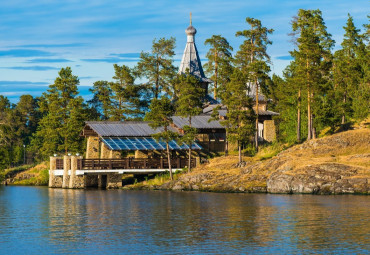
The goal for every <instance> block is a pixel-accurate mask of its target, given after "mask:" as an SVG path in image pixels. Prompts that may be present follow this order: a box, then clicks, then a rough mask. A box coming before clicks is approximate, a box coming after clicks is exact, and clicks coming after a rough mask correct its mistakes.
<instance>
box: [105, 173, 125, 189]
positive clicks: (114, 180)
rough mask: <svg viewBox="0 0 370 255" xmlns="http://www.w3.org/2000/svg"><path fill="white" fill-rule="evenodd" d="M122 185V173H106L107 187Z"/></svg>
mask: <svg viewBox="0 0 370 255" xmlns="http://www.w3.org/2000/svg"><path fill="white" fill-rule="evenodd" d="M121 187H122V174H113V173H111V174H108V176H107V189H118V188H121Z"/></svg>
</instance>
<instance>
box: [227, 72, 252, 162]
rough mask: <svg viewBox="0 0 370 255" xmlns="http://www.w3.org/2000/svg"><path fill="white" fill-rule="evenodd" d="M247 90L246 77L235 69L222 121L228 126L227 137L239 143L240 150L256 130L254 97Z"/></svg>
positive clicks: (229, 85) (249, 140)
mask: <svg viewBox="0 0 370 255" xmlns="http://www.w3.org/2000/svg"><path fill="white" fill-rule="evenodd" d="M247 91H248V85H247V82H246V77H245V76H244V75H243V73H242V72H241V71H240V70H239V69H237V68H236V69H234V73H233V75H232V76H231V81H230V83H229V84H228V86H227V91H226V93H227V94H228V95H229V97H227V99H225V100H224V102H223V103H224V104H225V105H226V106H227V108H228V111H227V114H226V117H227V118H226V119H225V120H223V121H221V124H222V125H224V126H225V127H226V130H227V139H228V140H229V141H231V142H236V143H238V147H239V151H240V152H241V147H242V145H243V144H248V143H250V142H251V140H252V137H253V136H254V134H255V131H256V130H255V120H256V115H255V113H254V111H253V99H252V98H251V97H249V96H248V95H247ZM239 161H241V154H240V155H239Z"/></svg>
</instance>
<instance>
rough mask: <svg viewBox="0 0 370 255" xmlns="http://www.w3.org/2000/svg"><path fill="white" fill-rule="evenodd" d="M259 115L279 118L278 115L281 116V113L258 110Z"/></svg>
mask: <svg viewBox="0 0 370 255" xmlns="http://www.w3.org/2000/svg"><path fill="white" fill-rule="evenodd" d="M258 114H259V115H271V116H277V115H279V113H277V112H273V111H269V110H258Z"/></svg>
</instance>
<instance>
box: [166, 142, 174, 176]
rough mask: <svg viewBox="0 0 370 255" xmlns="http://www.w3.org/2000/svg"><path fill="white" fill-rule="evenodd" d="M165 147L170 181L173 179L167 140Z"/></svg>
mask: <svg viewBox="0 0 370 255" xmlns="http://www.w3.org/2000/svg"><path fill="white" fill-rule="evenodd" d="M166 149H167V159H168V171H170V178H171V181H173V176H172V166H171V155H170V146H169V145H168V141H166Z"/></svg>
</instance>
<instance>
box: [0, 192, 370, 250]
mask: <svg viewBox="0 0 370 255" xmlns="http://www.w3.org/2000/svg"><path fill="white" fill-rule="evenodd" d="M369 208H370V200H369V197H368V196H310V195H292V196H290V195H266V194H215V193H198V192H162V191H122V190H112V191H102V190H69V189H66V190H63V189H48V188H37V187H0V226H1V227H0V253H2V254H7V253H12V254H14V253H16V254H20V253H32V254H37V253H58V254H73V253H75V254H76V253H94V254H103V253H115V254H117V253H129V254H130V253H131V254H144V253H156V254H166V253H167V254H184V253H187V254H189V253H192V254H202V253H212V254H214V253H216V254H224V253H227V254H241V253H258V254H261V253H268V254H272V253H273V254H277V253H280V254H286V253H314V254H318V253H319V254H320V253H321V254H323V253H325V254H326V253H331V254H333V253H336V254H337V253H369V249H370V248H369V243H370V235H369V229H370V221H369V216H370V215H369V214H370V213H369Z"/></svg>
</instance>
